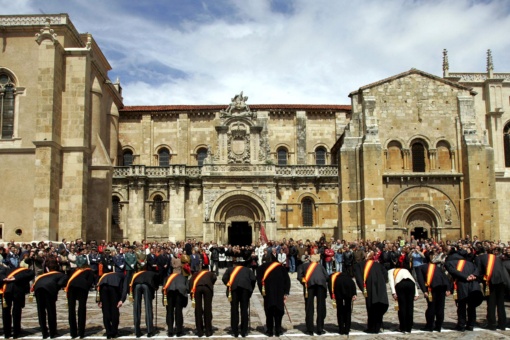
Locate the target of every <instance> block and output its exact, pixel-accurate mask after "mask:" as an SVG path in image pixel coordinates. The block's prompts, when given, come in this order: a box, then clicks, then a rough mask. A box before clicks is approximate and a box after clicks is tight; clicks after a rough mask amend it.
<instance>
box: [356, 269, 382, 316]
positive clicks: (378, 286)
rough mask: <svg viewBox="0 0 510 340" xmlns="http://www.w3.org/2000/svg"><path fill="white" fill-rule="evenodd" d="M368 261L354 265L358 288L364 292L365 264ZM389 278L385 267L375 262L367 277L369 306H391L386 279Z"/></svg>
mask: <svg viewBox="0 0 510 340" xmlns="http://www.w3.org/2000/svg"><path fill="white" fill-rule="evenodd" d="M366 262H367V261H363V262H360V263H356V265H354V277H355V278H356V284H357V285H358V288H359V289H360V290H361V292H363V274H364V269H365V264H366ZM387 277H388V272H387V271H386V269H384V267H383V266H382V265H381V264H380V263H378V262H376V261H374V264H373V265H372V268H371V269H370V272H369V273H368V277H367V292H368V297H367V298H366V300H367V303H368V304H375V303H380V304H383V305H386V306H387V307H388V306H389V305H390V304H389V302H388V292H387V289H386V278H387Z"/></svg>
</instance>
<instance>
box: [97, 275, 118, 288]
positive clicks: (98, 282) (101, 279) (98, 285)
mask: <svg viewBox="0 0 510 340" xmlns="http://www.w3.org/2000/svg"><path fill="white" fill-rule="evenodd" d="M110 274H115V273H114V272H111V273H105V274H103V275H102V276H101V277H100V278H99V281H97V285H96V287H97V290H98V291H99V288H101V281H103V279H104V278H105V277H107V276H108V275H110Z"/></svg>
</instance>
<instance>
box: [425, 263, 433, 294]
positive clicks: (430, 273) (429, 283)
mask: <svg viewBox="0 0 510 340" xmlns="http://www.w3.org/2000/svg"><path fill="white" fill-rule="evenodd" d="M435 273H436V265H435V264H433V263H430V264H429V268H428V269H427V282H425V286H427V287H428V288H429V292H430V291H431V290H432V280H433V279H434V274H435Z"/></svg>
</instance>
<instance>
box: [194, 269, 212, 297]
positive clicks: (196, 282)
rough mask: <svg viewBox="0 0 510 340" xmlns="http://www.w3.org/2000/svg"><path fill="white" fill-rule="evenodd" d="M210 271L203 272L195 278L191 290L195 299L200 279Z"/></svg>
mask: <svg viewBox="0 0 510 340" xmlns="http://www.w3.org/2000/svg"><path fill="white" fill-rule="evenodd" d="M207 273H208V271H207V270H202V271H201V272H200V273H199V274H198V275H197V277H196V278H195V281H193V288H191V294H193V297H195V292H196V290H197V284H198V281H200V279H201V278H202V276H204V275H205V274H207Z"/></svg>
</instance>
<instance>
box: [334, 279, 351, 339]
mask: <svg viewBox="0 0 510 340" xmlns="http://www.w3.org/2000/svg"><path fill="white" fill-rule="evenodd" d="M333 275H335V274H334V273H333V274H332V275H331V276H330V277H329V280H328V287H329V293H330V294H331V298H332V299H335V301H336V316H337V321H338V332H339V333H340V334H341V335H349V332H350V330H351V314H352V298H353V296H355V295H356V284H355V283H354V281H353V280H352V278H351V276H350V275H349V274H347V273H346V272H343V273H340V274H339V275H338V276H337V277H336V279H335V289H334V293H335V296H334V297H333V295H332V293H333V292H332V287H333V286H332V282H331V278H332V277H333Z"/></svg>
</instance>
